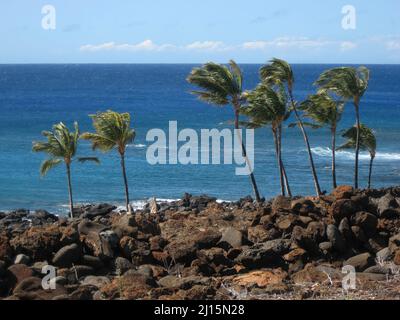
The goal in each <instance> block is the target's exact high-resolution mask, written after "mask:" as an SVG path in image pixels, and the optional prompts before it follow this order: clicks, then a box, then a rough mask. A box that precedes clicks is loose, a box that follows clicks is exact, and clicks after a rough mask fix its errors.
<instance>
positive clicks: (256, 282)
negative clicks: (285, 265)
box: [232, 269, 287, 288]
mask: <svg viewBox="0 0 400 320" xmlns="http://www.w3.org/2000/svg"><path fill="white" fill-rule="evenodd" d="M286 277H287V273H286V272H284V271H283V270H282V269H266V270H257V271H253V272H249V273H246V274H244V275H240V276H237V277H235V278H233V280H232V282H233V283H234V284H236V285H240V286H244V287H253V286H257V287H259V288H265V287H267V286H269V285H273V284H281V283H282V282H283V280H284V279H285V278H286Z"/></svg>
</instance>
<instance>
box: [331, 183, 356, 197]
mask: <svg viewBox="0 0 400 320" xmlns="http://www.w3.org/2000/svg"><path fill="white" fill-rule="evenodd" d="M353 194H354V188H353V187H352V186H338V187H337V188H336V189H334V190H333V191H332V193H331V195H332V196H333V197H335V199H336V200H342V199H350V197H351V196H352V195H353Z"/></svg>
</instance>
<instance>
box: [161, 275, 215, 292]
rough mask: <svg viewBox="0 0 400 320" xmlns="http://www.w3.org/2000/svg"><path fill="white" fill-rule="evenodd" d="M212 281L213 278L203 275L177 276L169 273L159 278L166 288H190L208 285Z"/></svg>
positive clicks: (162, 285)
mask: <svg viewBox="0 0 400 320" xmlns="http://www.w3.org/2000/svg"><path fill="white" fill-rule="evenodd" d="M210 283H211V278H208V277H202V276H189V277H183V278H180V277H177V276H174V275H168V276H165V277H162V278H161V279H160V280H158V285H159V286H161V287H165V288H178V289H183V290H188V289H190V288H191V287H193V286H195V285H203V286H208V285H210Z"/></svg>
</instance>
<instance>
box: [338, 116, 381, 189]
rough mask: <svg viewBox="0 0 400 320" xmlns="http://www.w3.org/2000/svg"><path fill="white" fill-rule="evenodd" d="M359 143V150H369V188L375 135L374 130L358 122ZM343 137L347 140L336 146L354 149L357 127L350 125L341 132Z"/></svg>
mask: <svg viewBox="0 0 400 320" xmlns="http://www.w3.org/2000/svg"><path fill="white" fill-rule="evenodd" d="M359 132H360V134H359V145H360V149H361V150H366V151H368V152H369V156H370V161H369V173H368V188H371V177H372V166H373V163H374V159H375V156H376V137H375V134H374V131H373V130H372V129H370V128H368V127H367V126H366V125H364V124H362V123H360V131H359ZM342 136H343V138H346V139H347V141H346V142H345V143H344V144H343V145H342V146H340V147H339V148H338V150H342V149H355V148H356V146H357V127H351V128H350V129H348V130H346V131H345V132H344V133H343V135H342Z"/></svg>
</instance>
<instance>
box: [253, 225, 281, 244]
mask: <svg viewBox="0 0 400 320" xmlns="http://www.w3.org/2000/svg"><path fill="white" fill-rule="evenodd" d="M277 237H279V232H278V231H277V230H276V229H274V228H272V229H266V228H265V227H264V226H262V225H257V226H255V227H250V228H249V229H248V230H247V238H248V239H249V240H250V241H251V242H253V243H260V242H266V241H269V240H273V239H276V238H277Z"/></svg>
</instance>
